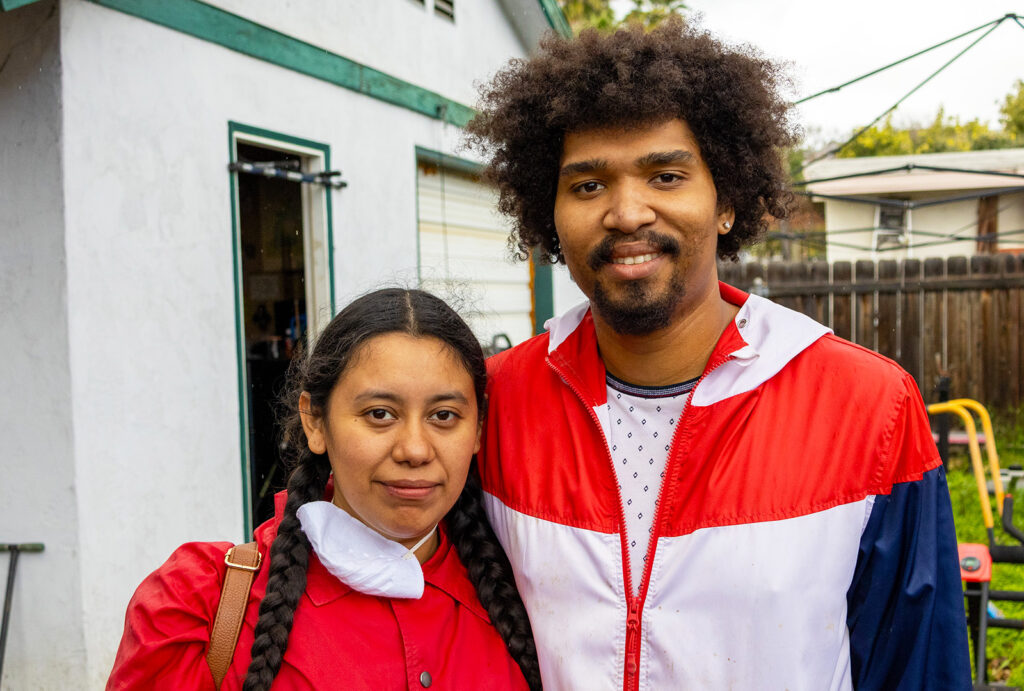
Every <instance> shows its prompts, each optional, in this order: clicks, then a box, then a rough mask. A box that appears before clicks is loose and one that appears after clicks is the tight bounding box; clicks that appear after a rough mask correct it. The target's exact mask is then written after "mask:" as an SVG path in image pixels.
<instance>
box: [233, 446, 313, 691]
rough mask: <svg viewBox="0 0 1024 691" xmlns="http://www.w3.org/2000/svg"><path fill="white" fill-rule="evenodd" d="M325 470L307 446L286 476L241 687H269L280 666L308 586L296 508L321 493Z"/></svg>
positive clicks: (246, 690) (249, 690)
mask: <svg viewBox="0 0 1024 691" xmlns="http://www.w3.org/2000/svg"><path fill="white" fill-rule="evenodd" d="M329 474H330V465H328V463H327V457H326V456H317V455H315V454H313V453H311V452H310V451H309V450H308V448H307V449H306V450H305V452H300V454H299V464H298V465H297V466H296V468H295V470H294V471H292V474H291V476H290V477H289V478H288V501H287V503H286V504H285V508H284V517H283V518H282V519H281V523H280V525H279V526H278V528H277V537H276V538H274V543H273V545H272V546H271V547H270V575H269V577H268V579H267V592H266V594H265V595H264V596H263V601H262V602H260V614H259V619H257V621H256V630H255V632H254V635H255V640H254V641H253V644H252V661H251V662H250V663H249V671H248V673H247V674H246V677H245V683H244V684H243V686H242V689H243V691H267V690H268V689H269V688H270V685H271V684H272V683H273V682H274V677H276V676H277V672H278V670H280V669H281V660H282V659H283V658H284V651H285V650H286V649H287V648H288V636H289V634H290V633H291V630H292V621H293V620H294V617H295V608H296V607H297V606H298V604H299V598H300V597H301V596H302V593H303V591H304V590H305V589H306V569H307V568H308V566H309V550H310V547H309V540H307V539H306V535H305V533H303V532H302V528H301V524H300V523H299V519H298V517H297V516H296V515H295V512H296V511H298V509H299V507H300V506H302V505H303V504H305V503H307V502H311V501H317V500H318V499H322V498H323V495H324V488H325V487H326V486H327V478H328V475H329Z"/></svg>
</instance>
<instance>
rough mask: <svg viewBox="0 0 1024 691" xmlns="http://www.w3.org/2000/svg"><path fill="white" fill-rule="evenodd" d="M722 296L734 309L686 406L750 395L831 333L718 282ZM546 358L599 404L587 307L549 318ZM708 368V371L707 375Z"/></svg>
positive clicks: (601, 391) (599, 374)
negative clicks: (731, 317) (733, 316)
mask: <svg viewBox="0 0 1024 691" xmlns="http://www.w3.org/2000/svg"><path fill="white" fill-rule="evenodd" d="M718 289H719V294H720V295H721V296H722V298H723V299H724V300H725V301H727V302H729V303H732V304H733V305H736V306H737V307H739V308H740V309H739V311H738V312H737V314H736V317H735V318H734V319H733V320H732V321H731V322H729V324H728V325H727V326H726V327H725V329H724V330H723V331H722V334H721V335H720V336H719V338H718V342H717V343H716V344H715V348H714V350H713V351H712V353H711V357H709V358H708V362H707V364H706V365H705V367H704V375H705V377H706V379H705V381H703V382H702V384H701V386H699V387H697V389H695V390H694V393H693V396H692V398H691V403H692V404H693V405H696V406H705V405H710V404H712V403H715V402H717V401H720V400H722V399H724V398H727V397H728V396H733V395H736V394H738V393H741V392H744V391H750V390H752V389H754V388H756V387H757V386H759V385H760V384H762V383H763V382H765V381H767V380H768V379H770V378H771V377H772V376H774V375H775V374H776V373H778V372H779V370H781V369H782V368H783V367H785V366H786V364H787V363H788V362H789V361H790V360H792V359H793V358H794V357H796V356H797V355H798V354H800V353H801V352H802V351H803V350H804V349H806V348H807V347H808V346H810V345H811V344H812V343H814V342H815V341H816V340H818V339H819V338H821V337H822V336H823V335H825V334H827V333H831V331H832V330H831V329H829V328H827V327H825V326H822V325H821V324H819V323H817V322H816V321H814V320H813V319H811V318H810V317H807V316H805V315H803V314H800V313H799V312H794V311H793V310H790V309H787V308H785V307H782V306H781V305H777V304H775V303H774V302H772V301H770V300H767V299H765V298H762V297H759V296H757V295H749V294H747V293H744V292H743V291H741V290H738V289H737V288H733V287H732V286H730V285H726V284H725V283H721V282H719V284H718ZM544 327H545V328H546V329H547V330H548V360H549V362H550V363H551V364H552V366H553V367H554V368H555V370H556V371H557V372H558V373H559V375H560V376H561V377H562V378H563V379H564V380H565V381H566V383H567V384H569V386H570V387H572V388H573V389H575V390H576V391H577V392H578V393H579V394H580V395H581V396H582V397H583V399H584V400H585V401H586V402H587V404H588V405H589V406H591V407H594V406H598V405H601V404H603V403H605V401H606V398H607V387H606V385H605V368H604V362H603V361H602V360H601V356H600V353H599V352H598V350H597V337H596V334H595V331H594V320H593V317H592V315H591V312H590V305H589V303H586V302H585V303H583V304H581V305H578V306H576V307H574V308H573V309H571V310H569V311H568V312H566V313H565V314H564V315H562V316H561V317H556V318H554V319H549V320H548V321H547V323H545V325H544ZM712 370H714V371H713V372H712Z"/></svg>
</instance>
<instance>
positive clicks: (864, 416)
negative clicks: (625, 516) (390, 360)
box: [479, 286, 940, 536]
mask: <svg viewBox="0 0 1024 691" xmlns="http://www.w3.org/2000/svg"><path fill="white" fill-rule="evenodd" d="M726 289H728V290H729V291H730V293H729V297H731V298H732V299H733V300H737V298H738V296H737V294H738V295H739V296H742V297H743V298H745V297H746V296H745V295H743V294H742V293H738V291H735V290H734V289H732V288H729V287H728V286H723V295H725V294H726V292H725V291H726ZM740 301H742V300H740ZM744 345H745V343H744V341H743V339H742V338H741V337H740V335H739V333H738V331H737V329H736V325H735V324H734V323H730V324H729V325H728V326H727V327H726V329H725V331H724V332H723V333H722V335H721V337H720V338H719V341H718V344H717V345H716V347H715V350H714V352H713V353H712V355H711V357H710V359H709V361H708V366H707V369H706V370H705V372H708V371H711V370H713V369H715V368H716V367H717V366H718V365H720V364H721V363H722V362H725V361H727V360H728V359H729V357H730V353H733V352H735V351H737V350H739V349H740V348H742V347H743V346H744ZM547 349H548V335H547V334H542V335H541V336H537V337H535V338H533V339H531V340H529V341H527V342H525V343H523V344H521V345H519V346H517V347H516V348H513V349H512V350H507V351H505V352H503V353H500V354H499V355H496V356H494V357H492V358H490V359H489V360H488V367H489V373H490V382H489V386H488V396H489V399H490V405H489V412H488V418H487V420H486V423H485V428H484V440H483V447H482V449H481V452H480V454H479V459H480V471H481V476H482V478H483V484H484V490H485V491H487V492H489V493H490V494H493V495H494V496H496V497H497V498H498V499H500V500H501V501H502V502H503V503H504V504H505V505H506V506H508V507H509V508H511V509H513V510H516V511H519V512H521V513H524V514H526V515H529V516H534V517H536V518H541V519H543V520H548V521H553V522H555V523H559V524H561V525H567V526H572V527H576V528H583V529H587V530H595V531H599V532H603V533H609V534H613V533H617V532H619V531H620V520H621V519H620V515H621V508H620V506H619V499H618V492H617V489H616V488H617V484H616V478H615V474H614V471H613V469H612V467H611V463H610V462H609V460H608V451H607V443H606V441H605V439H604V436H603V433H602V431H601V429H600V427H599V426H598V425H597V424H596V423H595V421H594V419H593V413H592V412H591V410H588V408H594V407H595V406H601V405H603V404H604V403H605V402H606V395H607V394H606V391H607V388H606V382H605V368H604V364H603V362H602V361H601V358H600V355H599V353H598V350H597V340H596V337H595V335H594V326H593V319H592V317H591V315H590V313H589V312H588V313H587V314H586V316H584V318H583V321H582V322H581V323H580V325H579V326H578V327H577V328H576V329H575V331H573V332H572V333H571V334H570V335H569V336H568V338H566V339H565V341H564V342H562V343H561V344H560V345H559V346H558V347H557V348H556V349H555V350H554V352H552V353H550V354H549V353H548V352H547ZM700 388H701V387H700V386H698V390H700ZM581 402H582V403H583V405H581ZM939 463H940V461H939V459H938V454H937V453H936V451H935V448H934V443H933V442H932V440H931V434H930V432H929V429H928V420H927V414H926V413H925V411H924V406H923V404H922V402H921V396H920V393H918V390H917V386H916V384H915V383H914V380H913V379H912V378H911V377H910V375H908V374H907V373H906V372H904V371H903V370H902V369H900V368H899V367H898V366H897V365H896V364H895V363H894V362H892V361H891V360H888V359H887V358H884V357H882V356H880V355H878V354H877V353H874V352H872V351H869V350H866V349H864V348H861V347H860V346H856V345H854V344H852V343H849V342H847V341H844V340H842V339H840V338H837V337H835V336H832V335H825V336H822V337H821V338H819V339H818V340H817V341H815V342H814V343H813V344H811V345H810V346H809V347H807V348H806V349H805V350H804V351H803V352H801V353H799V354H798V355H796V357H794V358H793V359H792V360H790V361H789V362H788V364H787V365H786V366H785V367H784V368H783V369H782V370H781V371H780V372H778V373H777V374H775V375H773V376H772V377H770V378H769V379H768V380H767V381H765V382H764V383H762V384H760V385H759V386H757V387H755V388H753V389H752V390H749V391H745V392H742V393H738V394H736V395H732V396H728V397H726V398H724V399H723V400H719V401H715V402H712V403H710V404H708V405H705V406H698V405H690V406H688V407H687V409H686V411H685V413H684V415H683V419H682V420H681V421H680V424H679V426H678V428H677V430H676V434H675V437H674V446H673V447H672V449H671V451H670V458H669V462H668V473H669V474H668V475H666V477H665V492H666V493H665V494H664V495H663V496H662V500H663V501H662V502H660V503H661V504H662V505H663V506H664V508H663V509H661V510H660V511H659V513H658V517H659V520H658V525H657V526H656V527H655V529H656V531H657V534H658V535H659V536H677V535H686V534H689V533H692V532H693V531H695V530H698V529H701V528H706V527H711V526H723V525H738V524H745V523H755V522H760V521H769V520H780V519H785V518H793V517H796V516H802V515H806V514H810V513H814V512H817V511H822V510H825V509H828V508H831V507H834V506H837V505H840V504H845V503H849V502H852V501H857V500H860V499H863V498H864V497H865V496H868V495H874V494H888V493H889V492H890V491H891V489H892V485H893V484H894V483H899V482H906V481H909V480H915V479H920V477H921V474H922V472H924V471H926V470H930V469H931V468H933V467H935V466H936V465H938V464H939Z"/></svg>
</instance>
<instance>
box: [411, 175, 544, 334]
mask: <svg viewBox="0 0 1024 691" xmlns="http://www.w3.org/2000/svg"><path fill="white" fill-rule="evenodd" d="M417 170H418V175H417V185H418V199H419V229H420V234H419V242H420V254H419V256H420V276H421V279H422V282H423V287H424V288H425V289H426V290H431V291H433V292H436V293H438V294H439V295H442V296H448V295H449V294H451V295H452V296H453V297H454V298H456V300H457V301H462V302H464V303H465V308H466V309H465V310H464V315H463V316H465V317H466V318H467V319H468V320H469V323H470V325H471V326H472V327H473V331H474V332H475V333H476V335H477V338H479V339H480V340H481V342H483V343H490V342H491V339H492V338H493V337H494V336H495V335H497V334H502V333H503V334H506V335H507V336H508V337H509V339H510V340H511V342H512V343H513V344H516V343H520V342H522V341H524V340H526V339H527V338H529V337H530V336H532V335H533V322H532V319H531V312H532V309H533V294H532V290H531V285H530V265H529V263H527V262H524V261H517V260H514V259H513V257H512V255H511V253H510V251H509V249H508V235H509V227H508V223H507V221H506V220H505V219H504V218H503V217H502V216H500V215H499V214H498V212H497V210H496V208H495V206H496V204H497V195H496V194H495V192H494V191H493V190H492V189H491V188H489V187H487V186H486V185H484V184H482V183H480V182H478V181H476V180H475V179H473V178H471V177H469V176H467V175H463V174H459V173H456V172H453V171H451V170H446V169H444V168H440V169H439V168H437V167H436V166H434V165H431V164H426V165H422V164H421V165H419V166H418V168H417Z"/></svg>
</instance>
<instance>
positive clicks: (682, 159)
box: [636, 149, 697, 168]
mask: <svg viewBox="0 0 1024 691" xmlns="http://www.w3.org/2000/svg"><path fill="white" fill-rule="evenodd" d="M696 160H697V157H696V156H694V155H693V154H692V153H690V152H689V151H684V150H682V149H676V150H674V151H652V152H651V153H649V154H647V155H646V156H641V157H640V158H638V159H636V166H637V168H647V167H649V166H667V165H672V164H675V163H693V162H694V161H696Z"/></svg>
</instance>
